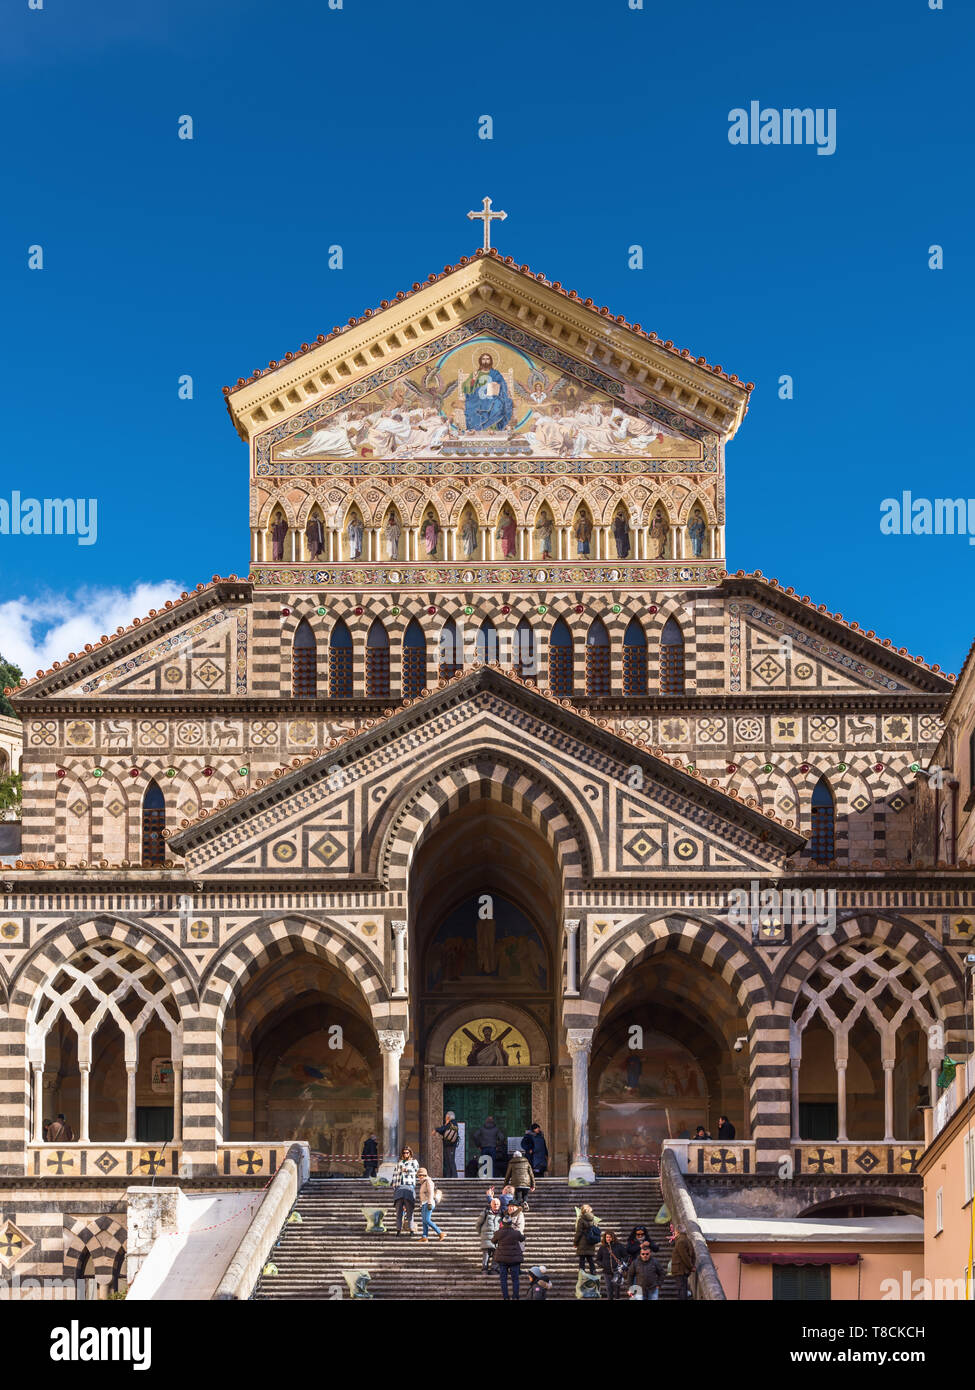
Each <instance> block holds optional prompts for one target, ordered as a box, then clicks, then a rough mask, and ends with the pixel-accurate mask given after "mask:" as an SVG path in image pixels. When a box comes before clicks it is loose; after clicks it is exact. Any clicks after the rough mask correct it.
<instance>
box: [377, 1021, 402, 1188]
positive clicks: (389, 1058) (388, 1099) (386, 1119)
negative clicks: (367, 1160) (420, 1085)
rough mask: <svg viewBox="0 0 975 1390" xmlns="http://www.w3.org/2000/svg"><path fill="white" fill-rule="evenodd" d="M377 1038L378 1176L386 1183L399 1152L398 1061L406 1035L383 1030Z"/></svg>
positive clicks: (397, 1030) (400, 1032) (391, 1030)
mask: <svg viewBox="0 0 975 1390" xmlns="http://www.w3.org/2000/svg"><path fill="white" fill-rule="evenodd" d="M377 1036H378V1038H379V1050H380V1052H381V1053H382V1054H383V1147H382V1152H381V1154H380V1158H381V1160H382V1161H381V1163H380V1165H379V1176H380V1177H381V1178H385V1179H386V1180H387V1182H388V1181H389V1179H390V1178H391V1177H392V1174H393V1167H394V1164H395V1162H396V1160H397V1158H398V1157H399V1150H400V1142H399V1110H400V1092H399V1059H400V1058H401V1057H402V1055H403V1052H404V1050H405V1048H406V1034H405V1033H404V1032H403V1031H402V1030H401V1029H398V1028H397V1029H385V1028H382V1029H380V1030H379V1032H378V1034H377Z"/></svg>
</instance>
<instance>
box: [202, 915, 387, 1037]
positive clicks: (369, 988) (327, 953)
mask: <svg viewBox="0 0 975 1390" xmlns="http://www.w3.org/2000/svg"><path fill="white" fill-rule="evenodd" d="M298 951H307V952H308V953H309V954H310V955H316V956H319V957H320V958H321V959H323V960H325V961H327V962H328V964H329V965H332V966H334V967H335V968H336V969H338V970H340V971H341V972H342V973H343V974H344V975H346V976H347V977H348V979H350V980H351V981H352V982H353V983H354V984H355V985H356V986H357V987H358V989H359V990H360V991H361V993H362V996H363V998H364V999H365V1002H366V1004H367V1006H368V1008H369V1011H370V1013H371V1015H372V1017H373V1021H374V1022H375V1024H376V1027H377V1028H379V1027H382V1026H386V1024H385V1020H386V1018H387V1014H388V1009H387V1004H388V1002H389V999H390V994H389V989H388V987H387V985H386V981H385V980H384V979H383V976H382V974H381V973H380V970H379V967H378V966H377V965H376V964H374V963H373V962H372V961H370V960H369V959H368V958H367V957H366V955H365V954H364V953H363V952H362V951H360V950H359V948H358V947H357V946H356V945H355V944H354V943H353V942H352V940H351V939H350V938H349V937H348V936H347V935H346V934H345V933H344V932H342V931H341V930H340V929H339V928H338V927H336V926H334V925H333V924H331V923H327V922H316V921H314V920H313V919H311V918H307V917H302V916H300V915H295V914H292V915H289V916H288V917H284V918H280V919H278V920H277V921H274V922H268V923H266V924H264V925H262V926H258V927H254V928H251V929H250V930H249V931H247V932H245V933H244V935H243V936H240V937H237V938H235V939H234V940H233V941H230V942H228V943H227V945H226V946H225V947H224V948H223V949H222V950H221V951H220V952H219V953H218V954H217V956H216V958H215V959H214V961H213V963H212V964H211V966H210V968H209V969H208V971H207V973H206V976H205V984H204V994H203V1002H204V1004H205V1005H206V1006H208V1007H209V1008H212V1009H214V1010H215V1012H216V1022H217V1032H218V1035H219V1033H220V1032H221V1030H222V1029H223V1025H224V1023H225V1021H226V1017H227V1010H228V1008H229V1007H230V1004H231V1002H232V1001H233V999H234V996H235V995H236V994H238V993H239V992H240V990H241V989H242V988H243V987H244V986H245V985H247V984H249V983H250V981H251V980H253V978H254V977H255V976H256V975H257V974H259V972H260V971H261V970H263V969H264V967H265V966H266V965H269V964H270V963H271V962H272V961H275V960H279V959H280V958H281V957H282V956H285V955H288V954H289V953H292V952H298Z"/></svg>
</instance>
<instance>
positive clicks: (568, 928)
mask: <svg viewBox="0 0 975 1390" xmlns="http://www.w3.org/2000/svg"><path fill="white" fill-rule="evenodd" d="M565 992H566V995H567V996H570V997H573V998H578V997H579V918H578V917H573V918H566V922H565Z"/></svg>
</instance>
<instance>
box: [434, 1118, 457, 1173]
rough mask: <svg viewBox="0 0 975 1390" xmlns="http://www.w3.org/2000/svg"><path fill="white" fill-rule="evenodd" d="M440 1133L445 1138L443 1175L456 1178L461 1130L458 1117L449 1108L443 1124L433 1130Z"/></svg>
mask: <svg viewBox="0 0 975 1390" xmlns="http://www.w3.org/2000/svg"><path fill="white" fill-rule="evenodd" d="M433 1132H434V1134H439V1135H440V1138H441V1139H442V1140H443V1175H444V1177H445V1178H456V1176H457V1141H458V1140H459V1139H460V1130H459V1129H458V1128H457V1119H456V1117H455V1115H454V1112H453V1111H452V1110H448V1111H447V1113H446V1115H444V1117H443V1124H442V1125H438V1127H437V1128H436V1129H435V1130H434V1131H433Z"/></svg>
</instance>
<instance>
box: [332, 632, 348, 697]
mask: <svg viewBox="0 0 975 1390" xmlns="http://www.w3.org/2000/svg"><path fill="white" fill-rule="evenodd" d="M328 693H329V694H330V695H333V696H335V697H336V698H337V699H348V698H350V697H351V695H352V633H351V632H350V631H349V629H348V628H347V627H346V625H345V623H344V622H343V621H342V619H341V618H339V620H338V621H337V622H336V624H335V626H334V627H333V628H332V635H331V637H330V638H329V643H328Z"/></svg>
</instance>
